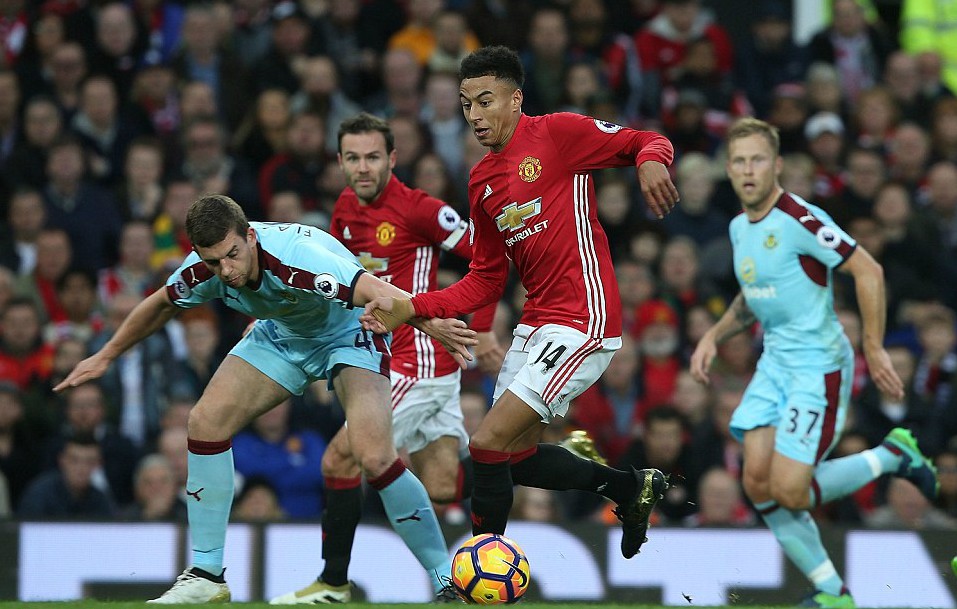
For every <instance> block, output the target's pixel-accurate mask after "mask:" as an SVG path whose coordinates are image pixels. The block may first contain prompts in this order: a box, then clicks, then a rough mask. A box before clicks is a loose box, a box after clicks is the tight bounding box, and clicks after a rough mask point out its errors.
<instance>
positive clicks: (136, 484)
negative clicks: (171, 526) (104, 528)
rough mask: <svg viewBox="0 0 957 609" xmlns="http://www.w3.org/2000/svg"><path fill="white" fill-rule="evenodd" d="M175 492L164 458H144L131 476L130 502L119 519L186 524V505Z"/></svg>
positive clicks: (147, 456) (154, 455)
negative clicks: (132, 496) (131, 497)
mask: <svg viewBox="0 0 957 609" xmlns="http://www.w3.org/2000/svg"><path fill="white" fill-rule="evenodd" d="M176 491H177V488H176V477H175V475H174V473H173V466H172V465H170V463H169V461H168V460H167V459H166V457H164V456H163V455H160V454H155V453H154V454H151V455H146V456H145V457H143V458H142V459H141V460H140V462H139V464H138V465H137V466H136V473H135V474H134V475H133V495H134V502H133V503H131V504H130V505H129V506H127V507H126V508H125V509H123V510H121V511H120V514H119V516H120V518H122V519H125V520H138V521H175V522H186V504H185V503H183V500H182V499H180V497H179V496H178V495H177V492H176Z"/></svg>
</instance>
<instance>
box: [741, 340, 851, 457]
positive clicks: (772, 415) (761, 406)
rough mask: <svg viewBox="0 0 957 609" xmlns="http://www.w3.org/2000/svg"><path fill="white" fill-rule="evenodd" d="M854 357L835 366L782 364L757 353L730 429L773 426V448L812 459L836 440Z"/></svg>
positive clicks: (844, 415) (822, 454)
mask: <svg viewBox="0 0 957 609" xmlns="http://www.w3.org/2000/svg"><path fill="white" fill-rule="evenodd" d="M853 378H854V358H853V357H852V356H851V355H850V354H848V357H846V358H844V364H843V365H841V366H840V367H839V368H838V369H836V370H834V369H831V370H824V369H821V368H814V367H812V366H804V367H797V366H795V367H790V368H786V367H783V366H781V365H779V364H778V363H777V362H775V361H773V360H772V359H771V358H769V357H766V356H762V357H761V359H760V360H759V361H758V368H757V371H756V372H755V374H754V378H753V379H751V382H750V383H749V384H748V388H747V390H746V391H745V392H744V397H743V398H742V399H741V404H740V405H739V406H738V408H737V409H736V410H735V411H734V414H733V415H732V416H731V423H730V427H731V434H732V435H733V436H734V437H735V438H737V439H738V440H743V438H744V432H746V431H750V430H752V429H757V428H758V427H774V428H775V430H776V431H775V437H774V450H775V452H778V453H781V454H782V455H784V456H785V457H790V458H791V459H794V460H795V461H800V462H801V463H807V464H808V465H814V464H816V463H817V462H819V461H821V460H822V459H824V458H825V457H827V455H828V453H829V452H831V449H833V448H834V446H836V445H837V442H838V440H839V439H840V435H841V430H843V429H844V421H845V420H846V418H847V409H848V407H849V406H848V405H849V403H850V399H851V385H852V382H853Z"/></svg>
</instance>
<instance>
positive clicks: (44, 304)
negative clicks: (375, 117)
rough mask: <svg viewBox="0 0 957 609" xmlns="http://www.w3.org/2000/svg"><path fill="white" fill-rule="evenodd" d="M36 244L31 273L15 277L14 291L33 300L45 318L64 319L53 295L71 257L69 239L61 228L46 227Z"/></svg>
mask: <svg viewBox="0 0 957 609" xmlns="http://www.w3.org/2000/svg"><path fill="white" fill-rule="evenodd" d="M36 247H37V262H36V266H35V267H34V268H33V272H32V273H30V274H28V275H23V276H22V277H20V278H18V279H17V286H16V292H17V293H18V294H22V295H23V296H26V297H27V298H29V299H30V300H32V301H33V302H34V303H36V305H37V307H38V311H39V313H40V316H41V317H42V318H43V319H44V320H54V321H60V320H63V319H66V313H65V312H64V311H63V306H62V305H61V304H60V301H59V299H58V298H57V295H56V284H57V281H59V280H60V277H62V276H63V273H65V272H66V271H67V269H68V268H69V267H70V266H71V263H72V260H73V248H72V247H71V246H70V239H69V237H67V234H66V232H65V231H63V230H60V229H58V228H54V229H49V228H47V229H43V230H41V231H40V234H38V235H37V240H36Z"/></svg>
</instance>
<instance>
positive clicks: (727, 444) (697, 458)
mask: <svg viewBox="0 0 957 609" xmlns="http://www.w3.org/2000/svg"><path fill="white" fill-rule="evenodd" d="M744 387H745V385H744V384H741V383H738V382H736V381H733V380H731V381H724V382H723V384H722V385H720V386H718V387H717V388H716V395H715V400H714V405H713V408H712V409H711V414H710V416H709V417H708V419H707V420H706V421H704V422H703V423H701V424H699V425H698V426H697V427H696V428H695V429H693V430H692V433H691V446H694V447H695V449H694V452H693V453H692V459H691V461H692V464H691V468H690V471H691V472H692V475H694V476H697V477H698V479H700V478H701V477H703V475H704V473H705V472H707V471H708V470H709V469H711V468H712V467H721V468H723V469H724V470H725V471H727V472H728V473H729V474H731V476H733V477H734V478H739V477H740V476H741V459H742V457H743V450H742V448H741V445H740V444H739V443H738V441H737V440H735V439H734V437H733V436H732V435H731V428H730V423H731V414H732V413H733V412H734V409H735V408H737V407H738V404H740V403H741V398H742V396H743V395H744Z"/></svg>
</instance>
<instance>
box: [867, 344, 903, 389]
mask: <svg viewBox="0 0 957 609" xmlns="http://www.w3.org/2000/svg"><path fill="white" fill-rule="evenodd" d="M864 359H866V360H867V371H868V373H869V374H870V375H871V378H872V379H874V384H875V385H877V388H878V389H880V390H881V393H883V394H884V395H887V396H890V397H892V398H895V399H898V400H900V399H902V398H903V397H904V382H903V381H901V377H899V376H898V375H897V371H896V370H894V366H893V364H891V357H890V355H888V354H887V350H886V349H884V348H883V347H881V348H879V349H865V350H864Z"/></svg>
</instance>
